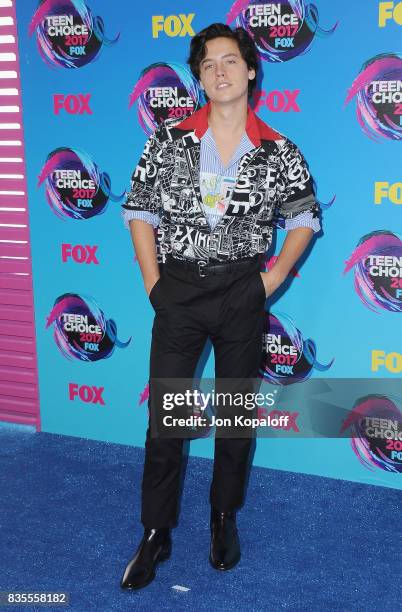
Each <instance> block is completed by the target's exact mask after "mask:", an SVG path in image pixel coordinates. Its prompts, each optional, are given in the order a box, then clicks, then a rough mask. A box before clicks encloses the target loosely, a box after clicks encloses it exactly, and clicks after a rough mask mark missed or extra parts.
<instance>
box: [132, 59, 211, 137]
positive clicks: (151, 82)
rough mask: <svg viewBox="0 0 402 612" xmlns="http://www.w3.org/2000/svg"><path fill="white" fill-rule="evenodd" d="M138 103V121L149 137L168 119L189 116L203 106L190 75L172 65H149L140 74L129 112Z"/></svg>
mask: <svg viewBox="0 0 402 612" xmlns="http://www.w3.org/2000/svg"><path fill="white" fill-rule="evenodd" d="M134 102H137V104H138V121H139V123H140V125H141V127H142V129H143V130H144V132H145V133H146V134H147V135H148V136H149V135H150V134H152V132H153V131H154V130H155V128H156V127H157V126H158V125H159V124H160V123H162V121H164V120H165V119H168V118H181V117H182V118H183V119H184V117H186V116H187V115H190V114H191V113H193V112H194V111H195V110H197V109H198V108H199V107H200V106H202V105H203V104H204V102H205V97H204V94H203V91H202V89H201V88H200V86H199V84H198V82H197V81H196V79H195V78H194V77H193V75H192V74H191V72H190V71H189V70H187V68H186V67H185V66H183V65H181V64H176V63H174V62H170V63H162V62H158V63H156V64H151V65H150V66H148V67H147V68H144V70H143V71H142V72H141V75H140V78H139V80H138V82H137V84H136V85H135V87H134V89H133V91H132V92H131V94H130V101H129V108H130V107H131V106H132V105H133V104H134Z"/></svg>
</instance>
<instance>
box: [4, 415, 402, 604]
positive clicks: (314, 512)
mask: <svg viewBox="0 0 402 612" xmlns="http://www.w3.org/2000/svg"><path fill="white" fill-rule="evenodd" d="M0 442H1V458H2V464H1V466H2V469H1V518H0V521H1V533H0V536H1V538H0V548H1V551H0V558H1V564H2V568H1V578H0V590H2V591H5V590H23V591H25V592H32V591H34V592H38V591H60V590H64V591H68V592H69V593H70V605H69V606H68V607H66V606H63V607H55V606H53V607H47V608H46V609H47V610H49V609H51V610H63V609H64V610H69V611H71V610H74V611H80V612H81V611H82V612H87V611H88V610H100V611H103V610H104V611H107V612H114V611H118V610H122V611H127V610H151V609H153V608H155V609H164V610H169V611H170V610H194V611H195V612H198V611H201V610H210V611H212V610H215V609H219V610H236V611H237V612H241V611H243V610H247V611H248V612H249V611H253V610H268V611H271V610H272V611H273V612H276V611H278V610H292V611H302V610H305V611H308V612H312V611H315V610H317V611H320V612H324V611H325V612H326V611H330V612H332V611H337V610H342V611H345V612H346V611H347V612H355V611H356V612H369V611H371V610H372V611H376V612H377V611H378V610H395V611H396V610H402V605H401V602H402V599H401V590H400V574H401V569H402V564H401V554H400V550H401V492H400V491H397V490H394V489H386V488H382V487H374V486H369V485H361V484H355V483H349V482H346V481H342V480H333V479H329V478H321V477H318V476H307V475H302V474H293V473H289V472H280V471H274V470H268V469H265V468H256V467H254V468H253V470H252V473H251V477H250V481H249V489H248V495H247V500H246V504H245V506H244V507H243V509H242V511H241V512H239V514H238V526H239V532H240V538H241V544H242V559H241V561H240V563H239V565H237V566H236V567H235V568H234V569H232V570H230V571H228V572H222V573H221V572H217V571H216V570H214V569H213V568H211V567H210V565H209V563H208V549H209V527H208V522H209V505H208V493H209V483H210V478H211V474H212V462H211V461H210V460H208V459H198V458H194V457H189V460H188V467H187V473H186V481H185V488H184V495H183V499H182V507H181V514H180V522H179V526H178V527H177V528H176V529H175V530H174V531H173V553H172V557H171V558H170V560H168V561H166V562H164V563H163V564H160V565H159V566H158V571H157V577H156V579H155V581H154V582H153V583H151V584H150V585H149V586H148V587H146V588H145V589H142V590H141V591H136V592H125V591H122V590H121V589H120V586H119V581H120V578H121V575H122V572H123V570H124V567H125V565H126V563H127V561H128V560H129V559H130V557H131V556H132V554H133V553H134V551H135V548H136V546H137V544H138V542H139V540H140V538H141V536H142V525H141V523H140V522H139V513H140V496H139V490H140V484H141V476H142V461H143V450H142V449H138V448H133V447H129V446H122V445H117V444H108V443H104V442H96V441H91V440H85V439H80V438H74V437H67V436H59V435H54V434H47V433H35V431H34V429H33V428H31V427H24V426H18V425H11V424H6V423H2V424H0ZM175 585H179V586H184V587H186V588H188V589H190V590H188V591H182V592H180V591H177V590H174V589H173V588H172V587H174V586H175ZM7 609H14V610H43V609H45V608H43V607H38V606H29V607H21V606H18V607H13V608H7Z"/></svg>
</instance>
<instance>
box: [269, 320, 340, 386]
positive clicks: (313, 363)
mask: <svg viewBox="0 0 402 612" xmlns="http://www.w3.org/2000/svg"><path fill="white" fill-rule="evenodd" d="M316 354H317V347H316V345H315V342H314V341H313V340H311V339H310V338H308V339H307V340H304V339H303V336H302V334H301V332H300V331H299V330H298V329H297V327H296V326H295V324H294V323H293V321H292V319H291V318H290V317H288V316H287V315H286V314H283V313H275V314H274V313H270V314H269V315H268V317H267V326H266V330H265V333H264V336H263V358H262V362H261V366H260V372H259V373H260V376H261V377H262V378H263V379H264V380H267V381H268V382H270V383H273V384H277V385H283V386H284V385H290V384H293V383H297V382H303V381H305V380H307V379H308V378H310V376H311V374H312V372H313V369H316V370H320V371H322V372H324V371H325V370H328V369H329V368H330V367H331V365H332V364H333V362H334V359H331V361H330V362H329V363H328V364H326V365H325V364H322V363H320V362H319V361H318V360H317V359H316Z"/></svg>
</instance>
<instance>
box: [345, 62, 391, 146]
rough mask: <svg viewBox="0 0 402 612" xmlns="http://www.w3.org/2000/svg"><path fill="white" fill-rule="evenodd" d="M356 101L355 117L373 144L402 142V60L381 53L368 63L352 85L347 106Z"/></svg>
mask: <svg viewBox="0 0 402 612" xmlns="http://www.w3.org/2000/svg"><path fill="white" fill-rule="evenodd" d="M354 97H356V116H357V120H358V122H359V125H360V127H361V129H362V130H363V132H364V133H365V134H366V135H367V136H368V137H369V138H371V139H372V140H374V141H378V140H379V137H384V138H388V139H391V140H401V138H402V119H401V117H402V56H401V55H400V54H397V53H381V54H380V55H376V56H375V57H373V58H372V59H369V60H368V61H367V62H366V63H365V64H363V67H362V68H361V70H360V73H359V75H358V76H357V77H356V79H355V80H354V81H353V83H352V86H351V88H350V89H349V90H348V94H347V96H346V100H345V106H346V105H347V104H349V102H350V101H351V100H352V99H353V98H354Z"/></svg>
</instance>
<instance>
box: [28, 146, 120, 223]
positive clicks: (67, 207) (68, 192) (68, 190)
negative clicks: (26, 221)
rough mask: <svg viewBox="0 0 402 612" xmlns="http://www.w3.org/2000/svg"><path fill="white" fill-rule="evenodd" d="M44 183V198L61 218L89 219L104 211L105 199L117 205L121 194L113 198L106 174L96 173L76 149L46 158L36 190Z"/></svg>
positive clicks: (93, 164) (92, 163)
mask: <svg viewBox="0 0 402 612" xmlns="http://www.w3.org/2000/svg"><path fill="white" fill-rule="evenodd" d="M44 181H45V186H46V199H47V202H48V204H49V206H50V208H51V209H52V211H53V212H54V213H55V214H56V215H57V216H58V217H59V218H62V219H65V217H69V218H70V219H80V220H82V219H90V218H91V217H94V216H95V215H101V214H102V213H104V212H105V210H106V205H107V203H108V201H109V200H112V201H114V202H119V201H120V200H122V199H123V197H124V195H125V192H123V193H122V194H121V195H115V194H113V193H112V191H111V180H110V177H109V175H108V174H107V173H106V172H100V171H99V169H98V167H97V165H96V164H95V162H93V161H92V160H91V158H90V157H89V155H88V154H87V153H85V152H84V151H80V150H79V149H70V148H59V149H55V150H54V151H52V152H51V153H49V155H48V156H47V159H46V163H45V165H44V166H43V168H42V170H41V172H40V174H39V177H38V187H40V185H42V183H43V182H44Z"/></svg>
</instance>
